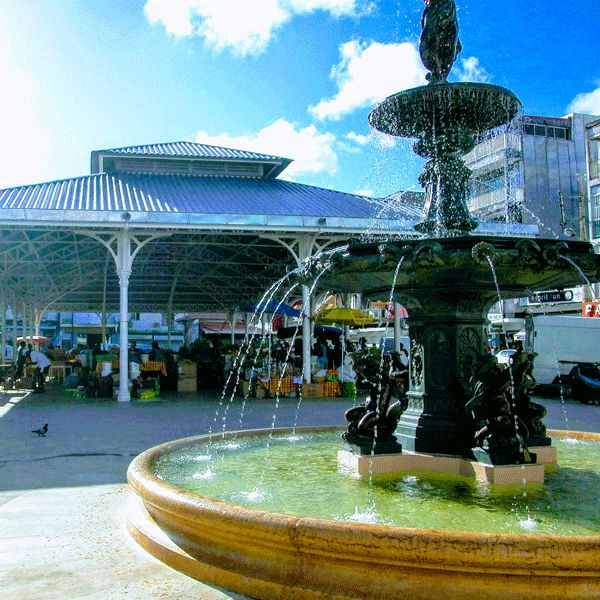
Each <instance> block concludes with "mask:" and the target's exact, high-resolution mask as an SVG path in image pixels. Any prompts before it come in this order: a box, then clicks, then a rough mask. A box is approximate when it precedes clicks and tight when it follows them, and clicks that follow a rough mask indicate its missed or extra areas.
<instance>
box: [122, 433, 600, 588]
mask: <svg viewBox="0 0 600 600" xmlns="http://www.w3.org/2000/svg"><path fill="white" fill-rule="evenodd" d="M336 429H337V428H336ZM331 430H332V429H329V431H331ZM320 431H325V430H324V429H323V428H320V429H314V428H311V429H304V430H303V432H320ZM284 432H287V433H289V432H290V430H284V429H279V430H275V431H272V430H249V431H239V432H230V433H227V434H218V435H212V436H210V435H204V436H196V437H191V438H185V439H182V440H176V441H173V442H169V443H166V444H163V445H160V446H156V447H154V448H151V449H149V450H147V451H146V452H144V453H142V454H140V455H139V456H138V457H136V458H135V459H134V460H133V462H132V463H131V465H130V467H129V470H128V473H127V477H128V481H129V484H130V486H131V488H132V489H133V491H134V492H135V496H133V497H132V503H131V504H130V506H129V510H128V523H127V524H128V530H129V532H130V534H131V535H132V537H133V538H134V539H135V540H136V541H137V542H138V543H139V544H140V545H141V546H142V547H143V548H145V549H146V550H147V551H149V552H150V553H151V554H152V555H154V556H155V557H156V558H158V559H159V560H161V561H162V562H164V563H166V564H167V565H169V566H171V567H173V568H174V569H176V570H178V571H181V572H183V573H185V574H187V575H189V576H191V577H193V578H195V579H198V580H201V581H203V582H206V583H209V584H212V585H218V586H220V587H222V588H225V589H228V590H232V591H235V592H238V593H242V594H246V595H248V596H251V597H253V598H261V599H273V598H307V599H325V598H327V599H329V600H346V599H348V600H349V599H355V600H358V599H359V598H360V599H365V598H372V599H378V600H384V599H390V600H391V599H394V600H395V599H397V598H411V599H429V598H431V597H433V596H434V595H435V597H438V598H477V599H478V600H482V599H500V598H502V599H503V598H554V599H558V598H565V597H566V598H592V597H598V596H599V595H600V580H599V579H598V564H599V563H600V535H598V536H553V535H515V534H511V535H501V534H482V533H471V532H466V533H465V532H450V531H441V530H433V529H413V528H400V527H393V526H387V525H372V524H363V523H348V522H339V521H330V520H325V519H316V518H309V517H299V516H292V515H285V514H280V513H274V512H266V511H262V510H256V509H251V508H246V507H242V506H239V505H234V504H230V503H227V502H223V501H220V500H215V499H211V498H205V497H202V496H200V495H198V494H194V493H191V492H187V491H184V490H181V489H179V488H176V487H174V486H173V485H170V484H168V483H166V482H165V481H163V480H162V479H160V478H159V477H157V476H156V475H155V472H154V466H155V464H156V463H157V461H158V460H159V459H160V458H161V457H162V456H164V455H166V454H168V453H170V452H172V451H175V450H178V449H181V448H182V447H185V446H188V445H192V444H195V443H198V442H199V441H202V442H205V443H208V442H209V441H210V440H211V439H213V440H218V441H220V442H221V441H223V440H224V439H225V440H226V439H238V438H240V437H244V436H256V435H265V436H267V435H269V434H271V433H275V434H277V433H284ZM551 435H553V436H561V435H564V436H566V435H568V436H569V437H580V438H583V439H593V440H600V435H598V434H588V433H577V432H571V431H570V432H557V431H553V432H551Z"/></svg>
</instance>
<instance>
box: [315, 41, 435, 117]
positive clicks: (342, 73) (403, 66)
mask: <svg viewBox="0 0 600 600" xmlns="http://www.w3.org/2000/svg"><path fill="white" fill-rule="evenodd" d="M340 54H341V60H340V62H339V64H338V65H337V66H335V67H333V69H332V72H331V78H332V79H334V80H335V82H336V83H337V87H338V91H337V93H336V94H335V95H334V96H333V97H332V98H328V99H323V100H321V101H320V102H319V103H318V104H317V105H316V106H311V107H310V108H309V111H310V113H311V114H312V115H313V116H314V117H315V118H317V119H333V120H338V119H340V118H342V117H343V116H344V115H346V114H348V113H350V112H352V111H353V110H355V109H357V108H362V107H364V106H369V105H372V104H374V103H375V102H378V101H380V100H383V99H384V98H386V97H387V96H389V95H390V94H394V93H396V92H400V91H402V90H405V89H408V88H411V87H415V86H417V85H421V84H424V83H425V82H426V80H425V73H426V71H425V69H424V67H423V65H422V64H421V61H420V58H419V53H418V51H417V48H416V46H415V44H412V43H410V42H403V43H400V44H380V43H379V42H371V43H370V44H364V43H360V42H358V41H352V42H346V43H345V44H342V45H341V46H340Z"/></svg>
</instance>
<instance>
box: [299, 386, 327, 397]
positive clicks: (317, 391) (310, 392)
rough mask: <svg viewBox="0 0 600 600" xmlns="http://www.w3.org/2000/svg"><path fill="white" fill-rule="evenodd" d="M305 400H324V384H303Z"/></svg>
mask: <svg viewBox="0 0 600 600" xmlns="http://www.w3.org/2000/svg"><path fill="white" fill-rule="evenodd" d="M302 397H303V398H323V384H322V383H303V384H302Z"/></svg>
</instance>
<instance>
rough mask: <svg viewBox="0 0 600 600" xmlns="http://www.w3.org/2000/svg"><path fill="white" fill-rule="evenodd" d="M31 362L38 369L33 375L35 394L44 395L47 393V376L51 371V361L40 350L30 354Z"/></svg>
mask: <svg viewBox="0 0 600 600" xmlns="http://www.w3.org/2000/svg"><path fill="white" fill-rule="evenodd" d="M29 360H30V361H31V362H32V363H33V364H34V365H35V366H36V367H37V368H36V370H35V372H34V373H33V393H34V394H43V393H44V392H45V391H46V375H47V374H48V371H49V370H50V366H51V364H52V363H51V362H50V359H49V358H48V357H47V356H46V355H45V354H44V353H43V352H40V351H39V350H32V351H31V352H30V353H29Z"/></svg>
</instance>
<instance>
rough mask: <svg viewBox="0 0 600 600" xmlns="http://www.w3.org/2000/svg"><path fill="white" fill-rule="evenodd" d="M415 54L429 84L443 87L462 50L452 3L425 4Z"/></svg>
mask: <svg viewBox="0 0 600 600" xmlns="http://www.w3.org/2000/svg"><path fill="white" fill-rule="evenodd" d="M425 4H426V6H425V10H424V11H423V16H422V17H421V27H422V32H421V39H420V40H419V52H420V54H421V60H422V62H423V65H425V68H426V69H427V70H428V71H430V72H429V73H428V74H427V80H428V81H429V83H443V82H445V81H446V79H447V78H448V73H450V69H452V65H453V64H454V61H456V58H457V57H458V54H459V53H460V51H461V50H462V46H461V44H460V40H459V39H458V19H457V18H456V3H455V2H454V0H425Z"/></svg>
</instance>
